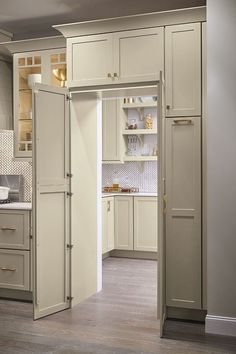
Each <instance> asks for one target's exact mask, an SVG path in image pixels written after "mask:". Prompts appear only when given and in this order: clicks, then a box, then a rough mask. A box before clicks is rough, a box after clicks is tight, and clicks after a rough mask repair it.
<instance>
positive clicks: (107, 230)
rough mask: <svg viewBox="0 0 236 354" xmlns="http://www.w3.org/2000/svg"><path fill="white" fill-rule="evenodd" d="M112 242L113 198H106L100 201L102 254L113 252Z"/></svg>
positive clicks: (113, 240)
mask: <svg viewBox="0 0 236 354" xmlns="http://www.w3.org/2000/svg"><path fill="white" fill-rule="evenodd" d="M114 242H115V225H114V197H106V198H103V199H102V253H107V252H109V251H111V250H113V249H114V246H115V245H114Z"/></svg>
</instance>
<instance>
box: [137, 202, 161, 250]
mask: <svg viewBox="0 0 236 354" xmlns="http://www.w3.org/2000/svg"><path fill="white" fill-rule="evenodd" d="M134 250H135V251H151V252H157V198H155V197H134Z"/></svg>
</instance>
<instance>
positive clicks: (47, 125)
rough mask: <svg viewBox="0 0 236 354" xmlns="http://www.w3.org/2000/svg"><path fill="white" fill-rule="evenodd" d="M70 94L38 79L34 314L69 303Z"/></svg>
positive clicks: (34, 194) (36, 88)
mask: <svg viewBox="0 0 236 354" xmlns="http://www.w3.org/2000/svg"><path fill="white" fill-rule="evenodd" d="M67 95H68V92H67V90H66V89H62V88H54V87H50V86H46V85H41V84H38V85H36V87H35V91H34V96H33V109H34V111H33V190H34V193H33V241H34V296H33V298H34V319H38V318H40V317H43V316H47V315H49V314H52V313H55V312H57V311H61V310H64V309H67V308H69V307H70V284H69V279H70V269H69V268H70V267H69V266H70V235H69V231H70V229H69V219H70V197H69V192H70V181H69V172H70V166H69V101H68V100H67Z"/></svg>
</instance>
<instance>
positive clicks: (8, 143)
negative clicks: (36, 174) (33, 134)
mask: <svg viewBox="0 0 236 354" xmlns="http://www.w3.org/2000/svg"><path fill="white" fill-rule="evenodd" d="M13 149H14V132H13V131H12V130H0V174H1V175H4V174H7V175H10V174H12V175H22V176H23V181H24V183H23V184H24V191H23V195H24V201H26V202H30V201H31V198H32V163H31V162H29V161H22V160H21V161H17V160H16V159H14V155H13Z"/></svg>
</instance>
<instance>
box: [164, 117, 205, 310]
mask: <svg viewBox="0 0 236 354" xmlns="http://www.w3.org/2000/svg"><path fill="white" fill-rule="evenodd" d="M166 191H167V214H166V218H167V224H166V257H167V258H166V274H167V275H166V278H167V279H166V281H167V293H166V300H167V305H169V306H174V307H184V308H194V309H200V308H201V119H200V118H197V117H195V118H186V119H182V118H177V119H167V120H166Z"/></svg>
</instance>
